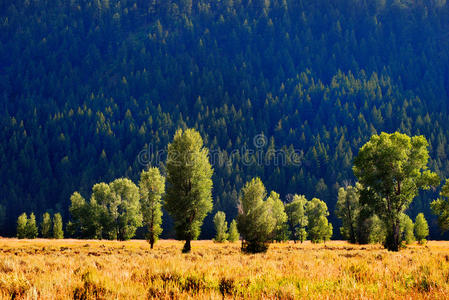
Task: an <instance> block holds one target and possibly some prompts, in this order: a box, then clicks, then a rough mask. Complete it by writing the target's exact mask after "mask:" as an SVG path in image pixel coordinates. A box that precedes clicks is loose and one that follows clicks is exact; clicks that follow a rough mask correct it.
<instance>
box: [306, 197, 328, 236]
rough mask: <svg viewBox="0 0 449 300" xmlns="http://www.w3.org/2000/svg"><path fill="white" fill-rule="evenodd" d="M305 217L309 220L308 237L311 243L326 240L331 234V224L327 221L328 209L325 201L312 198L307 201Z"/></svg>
mask: <svg viewBox="0 0 449 300" xmlns="http://www.w3.org/2000/svg"><path fill="white" fill-rule="evenodd" d="M306 212H307V217H308V220H309V226H308V228H309V232H308V233H309V238H310V240H311V241H312V243H320V242H323V241H326V240H328V239H330V238H331V236H332V231H333V228H332V224H331V223H329V222H328V220H327V216H329V210H328V209H327V205H326V202H324V201H322V200H320V199H318V198H313V199H312V200H311V201H309V202H307V206H306Z"/></svg>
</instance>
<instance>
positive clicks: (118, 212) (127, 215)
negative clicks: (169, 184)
mask: <svg viewBox="0 0 449 300" xmlns="http://www.w3.org/2000/svg"><path fill="white" fill-rule="evenodd" d="M109 186H110V189H111V196H110V197H111V199H112V201H111V203H114V205H113V206H111V207H110V208H111V209H110V210H109V212H110V216H111V217H112V220H113V224H114V226H113V228H114V230H113V231H112V232H113V234H114V235H115V234H116V239H118V240H121V241H126V240H129V239H131V238H132V237H133V236H134V235H135V233H136V230H137V228H138V227H140V226H142V213H141V211H140V201H139V198H140V197H139V189H138V187H137V186H136V185H135V184H134V183H133V182H132V181H131V180H129V179H128V178H119V179H116V180H114V181H113V182H111V183H110V185H109Z"/></svg>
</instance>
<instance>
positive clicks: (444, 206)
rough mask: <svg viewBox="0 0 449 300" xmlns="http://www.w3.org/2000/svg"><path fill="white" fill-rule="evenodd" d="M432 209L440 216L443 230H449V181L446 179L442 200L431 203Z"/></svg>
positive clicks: (439, 223) (439, 220) (440, 224)
mask: <svg viewBox="0 0 449 300" xmlns="http://www.w3.org/2000/svg"><path fill="white" fill-rule="evenodd" d="M430 207H431V208H432V211H433V213H434V214H435V215H437V216H438V225H439V226H440V228H441V230H442V231H446V230H449V179H446V182H445V183H444V185H443V188H442V189H441V191H440V198H438V199H437V200H434V201H433V202H432V203H430Z"/></svg>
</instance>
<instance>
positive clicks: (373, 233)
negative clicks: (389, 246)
mask: <svg viewBox="0 0 449 300" xmlns="http://www.w3.org/2000/svg"><path fill="white" fill-rule="evenodd" d="M367 221H368V222H367V223H368V234H369V236H368V242H369V243H372V244H379V243H380V244H383V243H384V242H385V239H386V235H387V232H386V228H385V224H384V222H382V220H381V219H380V218H379V217H378V216H377V215H373V216H372V217H370V218H369V219H368V220H367Z"/></svg>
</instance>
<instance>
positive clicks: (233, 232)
mask: <svg viewBox="0 0 449 300" xmlns="http://www.w3.org/2000/svg"><path fill="white" fill-rule="evenodd" d="M239 238H240V234H239V232H238V230H237V222H236V221H235V220H232V222H231V224H230V225H229V237H228V241H230V242H231V243H233V242H236V241H238V240H239Z"/></svg>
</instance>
